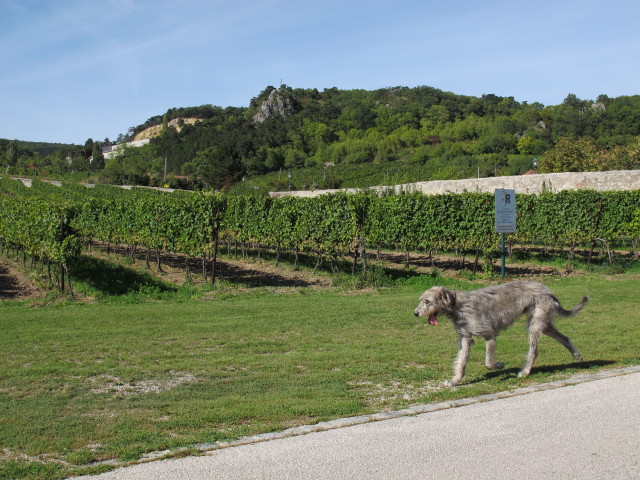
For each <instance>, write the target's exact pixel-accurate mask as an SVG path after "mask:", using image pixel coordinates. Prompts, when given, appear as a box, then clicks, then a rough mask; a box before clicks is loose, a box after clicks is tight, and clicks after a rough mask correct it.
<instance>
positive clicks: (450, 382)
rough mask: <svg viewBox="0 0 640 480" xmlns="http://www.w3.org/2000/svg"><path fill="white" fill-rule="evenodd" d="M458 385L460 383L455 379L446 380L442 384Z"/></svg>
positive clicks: (447, 385)
mask: <svg viewBox="0 0 640 480" xmlns="http://www.w3.org/2000/svg"><path fill="white" fill-rule="evenodd" d="M456 385H458V382H454V381H453V380H445V381H444V382H442V386H443V387H447V388H449V387H455V386H456Z"/></svg>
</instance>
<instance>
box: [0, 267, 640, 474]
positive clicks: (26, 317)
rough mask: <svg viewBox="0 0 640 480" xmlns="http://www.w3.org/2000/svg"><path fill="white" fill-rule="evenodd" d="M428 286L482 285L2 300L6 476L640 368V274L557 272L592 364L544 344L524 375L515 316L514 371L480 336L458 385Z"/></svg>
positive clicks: (422, 280)
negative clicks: (495, 359)
mask: <svg viewBox="0 0 640 480" xmlns="http://www.w3.org/2000/svg"><path fill="white" fill-rule="evenodd" d="M435 283H438V284H445V285H449V286H450V287H452V288H476V287H478V286H479V285H478V284H477V283H475V284H473V285H471V284H469V283H464V282H463V281H461V280H454V279H443V278H438V279H435V278H431V277H427V276H421V277H415V278H412V279H409V280H408V281H407V282H406V284H405V285H404V286H398V287H394V288H391V289H388V290H384V291H377V292H370V293H364V294H358V295H347V294H341V293H339V292H336V291H332V292H329V293H327V292H324V293H323V292H315V291H308V290H305V289H301V290H298V293H297V294H292V295H273V294H270V293H268V292H261V293H248V294H243V295H234V296H227V297H225V298H224V299H223V298H217V299H216V300H214V301H208V302H199V301H190V302H185V301H154V300H151V301H147V302H144V303H134V304H130V305H127V304H111V303H102V304H88V305H87V304H82V305H81V304H64V305H59V306H51V307H43V308H38V309H33V308H28V306H26V305H18V306H16V305H15V304H8V303H6V304H0V323H1V326H2V330H3V335H2V336H1V337H0V409H1V411H2V416H1V417H0V447H1V448H2V450H0V451H1V452H2V454H1V455H2V457H1V460H2V461H1V462H0V478H51V479H53V478H64V477H66V476H68V475H71V474H77V473H87V472H89V471H99V470H103V469H107V468H110V467H108V466H104V465H98V466H93V467H86V465H87V464H90V463H91V462H96V461H101V460H108V459H117V460H119V461H129V460H135V459H138V458H139V457H140V456H141V455H142V454H144V453H145V452H150V451H157V450H165V449H175V448H178V447H184V446H193V445H197V444H200V443H211V442H216V441H219V440H226V439H233V438H237V437H239V436H242V435H248V434H256V433H262V432H267V431H274V430H280V429H284V428H288V427H291V426H295V425H300V424H308V423H315V422H318V421H322V420H327V419H331V418H337V417H344V416H351V415H359V414H364V413H370V412H375V411H381V410H388V409H397V408H401V407H404V406H407V405H411V404H419V403H429V402H437V401H442V400H445V399H453V398H460V397H466V396H472V395H478V394H483V393H490V392H496V391H501V390H507V389H512V388H516V387H519V386H524V385H530V384H532V383H541V382H546V381H549V380H553V379H557V378H559V377H563V376H569V375H571V374H574V373H576V372H578V371H584V370H596V369H599V368H603V367H607V368H609V367H617V366H620V365H630V364H637V363H638V362H640V353H639V352H638V348H637V346H638V344H640V330H639V329H638V324H639V320H640V313H639V312H638V309H637V285H638V279H637V276H629V275H620V276H614V277H604V276H595V275H585V276H576V277H569V278H559V279H550V280H549V281H548V282H547V285H549V286H550V287H551V288H552V289H553V290H554V292H556V294H557V295H558V297H559V298H560V300H561V301H562V303H563V305H564V306H565V307H567V308H570V307H573V305H575V304H576V303H577V302H578V300H579V299H580V298H581V297H582V295H584V294H588V295H590V296H591V302H590V304H589V305H588V306H587V307H586V308H585V310H584V311H583V312H581V313H580V315H579V316H578V317H576V318H574V319H566V320H560V321H559V322H558V325H559V328H560V330H561V331H562V332H563V333H565V334H566V335H568V336H569V337H571V339H572V340H573V341H574V343H575V345H576V346H577V347H578V348H579V349H580V350H581V352H582V354H583V356H584V357H585V362H584V363H574V362H573V360H572V359H571V357H570V356H569V354H568V353H567V352H566V351H565V350H564V349H563V348H562V347H561V346H560V345H558V344H557V343H556V342H554V341H552V340H551V339H549V338H543V339H542V341H541V345H540V354H539V357H538V361H537V363H536V367H534V371H533V375H532V376H531V377H529V378H526V379H518V378H516V373H517V370H518V367H519V366H520V365H521V363H522V360H523V356H524V353H525V351H526V349H527V342H526V333H525V330H524V328H523V327H522V324H520V328H518V326H516V327H514V328H512V329H511V330H509V331H507V332H505V334H504V335H502V336H501V337H500V339H499V341H498V349H497V352H498V356H499V358H500V360H501V361H504V362H505V363H506V365H507V367H506V369H505V370H503V371H499V372H488V371H487V370H486V369H484V367H483V355H484V351H483V346H482V345H481V344H478V345H476V347H475V348H474V349H473V350H472V355H471V359H470V363H469V367H468V371H467V377H465V381H464V384H463V385H461V386H459V387H457V388H454V389H448V388H442V387H440V385H439V383H440V382H441V381H442V380H443V379H445V378H447V377H448V376H449V375H450V374H451V363H452V360H453V358H454V356H455V352H456V338H455V333H454V331H453V329H452V328H449V327H448V326H446V323H445V322H443V324H442V325H441V326H440V327H431V326H428V325H425V323H424V322H423V321H422V320H419V319H416V318H415V317H413V315H412V310H413V308H414V307H415V304H416V302H417V298H418V295H419V294H420V293H421V291H422V290H424V289H425V288H428V287H429V286H431V285H432V284H435Z"/></svg>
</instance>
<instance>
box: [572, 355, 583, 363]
mask: <svg viewBox="0 0 640 480" xmlns="http://www.w3.org/2000/svg"><path fill="white" fill-rule="evenodd" d="M573 358H574V359H575V360H576V362H582V361H583V359H582V355H580V354H579V353H574V354H573Z"/></svg>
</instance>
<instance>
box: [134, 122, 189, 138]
mask: <svg viewBox="0 0 640 480" xmlns="http://www.w3.org/2000/svg"><path fill="white" fill-rule="evenodd" d="M198 122H202V119H201V118H174V119H173V120H171V121H170V122H169V123H168V125H169V126H170V127H173V128H175V129H176V130H177V131H178V132H179V131H180V130H182V127H183V126H184V125H193V124H194V123H198ZM161 133H162V125H154V126H152V127H149V128H145V129H144V130H142V131H141V132H139V133H137V134H136V136H135V137H133V141H134V142H136V141H138V140H145V139H147V138H153V137H157V136H158V135H160V134H161Z"/></svg>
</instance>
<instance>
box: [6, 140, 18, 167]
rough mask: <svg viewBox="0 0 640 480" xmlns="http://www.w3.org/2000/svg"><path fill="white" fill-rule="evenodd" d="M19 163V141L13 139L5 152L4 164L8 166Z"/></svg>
mask: <svg viewBox="0 0 640 480" xmlns="http://www.w3.org/2000/svg"><path fill="white" fill-rule="evenodd" d="M17 163H18V142H17V141H16V140H11V141H10V142H9V145H8V146H7V149H6V151H5V152H4V165H5V166H6V167H7V170H8V169H9V167H14V166H15V165H16V164H17Z"/></svg>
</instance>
